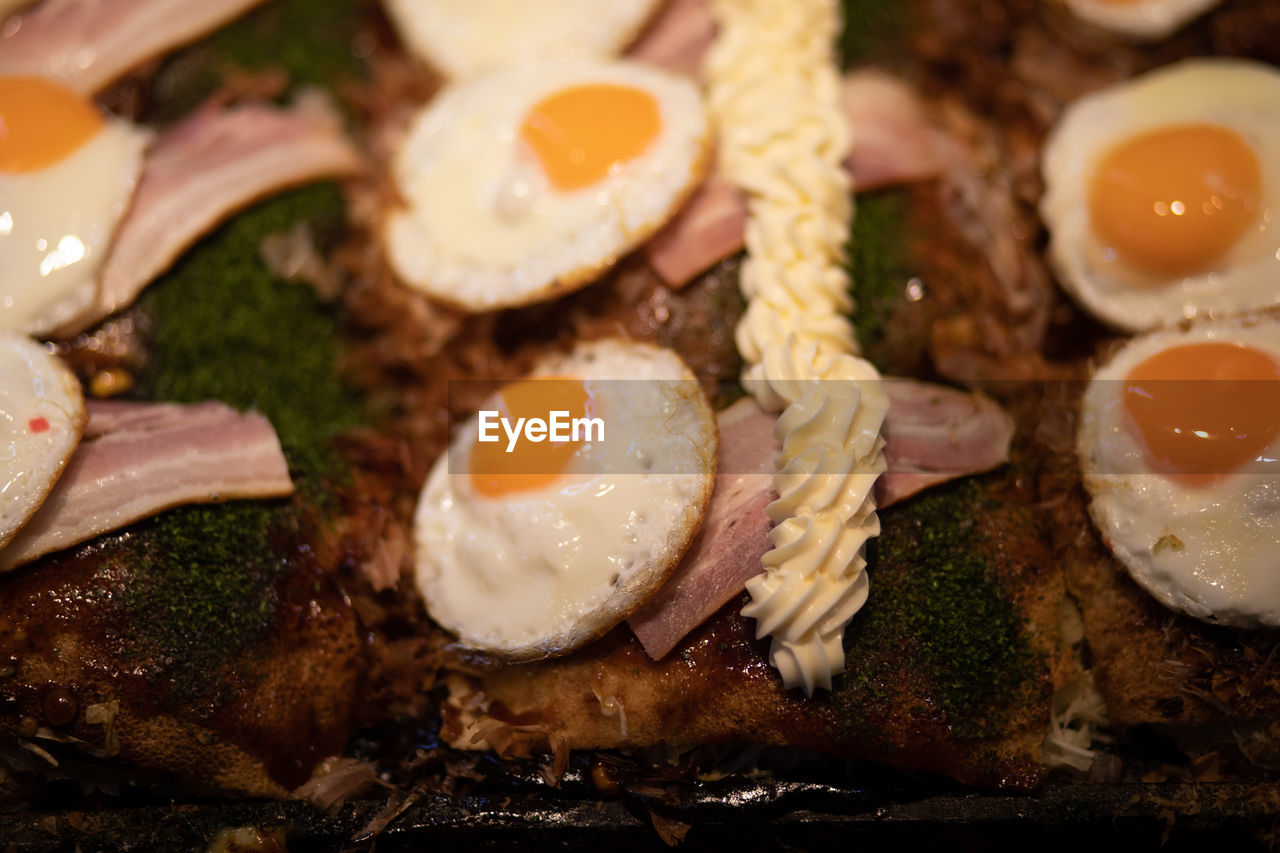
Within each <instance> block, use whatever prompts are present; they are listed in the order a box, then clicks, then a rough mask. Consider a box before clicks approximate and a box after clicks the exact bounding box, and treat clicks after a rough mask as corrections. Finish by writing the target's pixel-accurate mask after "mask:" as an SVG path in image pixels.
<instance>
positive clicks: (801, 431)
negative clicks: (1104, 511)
mask: <svg viewBox="0 0 1280 853" xmlns="http://www.w3.org/2000/svg"><path fill="white" fill-rule="evenodd" d="M713 10H714V12H715V15H716V18H717V23H718V25H719V33H718V35H717V38H716V43H715V44H714V45H713V47H712V49H711V51H710V53H709V54H708V57H707V62H706V76H707V80H708V100H709V103H710V106H711V112H712V116H713V118H714V120H715V121H716V123H717V130H718V132H719V137H720V151H719V156H720V168H721V170H722V172H723V173H724V174H725V176H726V177H727V178H728V179H729V180H731V181H732V182H734V183H735V184H736V185H737V186H738V187H740V188H741V189H742V190H743V191H744V192H745V193H746V194H747V199H748V210H749V215H748V221H747V228H746V249H747V258H746V260H745V261H744V262H743V266H742V273H741V287H742V292H743V295H744V296H746V298H747V300H748V302H747V310H746V313H745V315H744V316H743V319H742V321H741V322H740V323H739V325H738V329H737V335H736V341H737V345H738V351H739V352H740V353H741V355H742V357H743V359H744V361H746V363H747V367H746V369H745V370H744V374H743V382H744V384H745V385H746V386H747V387H748V389H749V390H750V391H751V392H752V393H753V394H754V395H755V396H756V398H757V399H758V400H759V401H760V403H761V405H762V406H764V407H765V408H766V409H768V410H770V411H777V412H781V414H780V416H779V418H778V422H777V425H776V426H775V428H774V430H775V434H776V435H777V436H778V438H779V440H780V441H781V442H782V453H781V455H780V456H779V458H778V462H777V467H778V470H777V473H776V474H775V475H774V487H775V488H776V489H777V491H778V494H779V498H778V499H777V500H776V501H774V502H773V503H772V504H770V505H769V509H768V512H769V517H770V519H772V521H773V522H774V524H775V527H774V529H773V532H772V534H771V536H772V541H773V545H774V548H773V550H771V551H770V552H769V553H767V554H765V556H764V560H763V563H764V569H765V571H764V573H763V574H761V575H759V576H757V577H755V578H753V579H752V580H751V581H750V582H748V584H747V590H748V592H750V594H751V603H750V604H749V605H747V606H746V607H745V608H743V611H742V612H743V615H745V616H749V617H752V618H754V619H756V621H757V628H756V630H757V635H758V636H761V637H763V636H765V635H766V634H767V635H771V636H772V637H773V641H772V645H771V648H770V653H769V659H770V663H772V664H773V666H774V667H775V668H777V670H778V671H779V673H780V674H781V675H782V679H783V683H784V684H785V685H786V686H787V687H789V688H790V687H797V686H802V687H803V688H804V690H805V692H806V693H808V694H810V695H812V693H813V691H814V689H816V688H818V687H825V688H827V689H830V688H831V679H832V676H834V675H835V674H837V673H839V672H841V671H842V670H843V669H844V649H843V637H844V629H845V626H846V625H848V623H849V620H851V619H852V618H853V616H854V614H855V613H857V612H858V610H859V609H860V608H861V607H862V605H863V603H864V602H865V601H866V599H867V576H866V573H865V571H864V569H865V568H866V560H865V559H864V556H863V554H864V550H865V546H866V542H867V540H868V539H869V538H871V537H872V536H875V535H877V534H878V533H879V532H880V522H879V519H878V518H877V517H876V514H875V509H876V508H875V500H874V498H873V496H872V487H873V486H874V484H875V480H876V477H878V476H879V475H880V473H881V472H882V471H883V470H884V467H885V463H884V453H883V447H884V441H883V439H881V437H880V427H881V425H882V424H883V422H884V417H885V413H886V412H887V411H888V400H887V398H886V397H885V394H884V391H883V390H882V389H881V387H880V383H879V378H880V377H879V374H878V373H877V372H876V370H875V368H874V367H873V366H872V365H871V364H870V363H868V362H867V361H865V360H863V359H861V358H858V357H857V353H858V348H857V342H856V341H855V339H854V335H853V328H852V326H851V324H850V323H849V320H848V315H849V312H850V311H852V309H853V303H852V299H851V298H850V296H849V280H848V276H847V274H846V273H845V270H844V246H845V242H846V240H847V239H848V234H849V225H850V223H851V222H852V218H853V204H852V199H851V195H850V191H851V185H850V179H849V175H848V173H847V172H846V171H845V169H844V165H843V164H844V161H845V159H846V157H847V155H848V153H849V149H850V144H851V140H850V133H849V127H848V123H847V121H846V119H845V117H844V116H843V114H842V113H841V111H840V108H839V86H840V75H839V72H838V70H837V69H836V65H835V61H834V57H833V54H832V45H833V43H834V40H835V37H836V34H837V32H838V30H839V24H840V15H839V10H838V7H837V5H836V3H835V2H834V0H790V2H786V3H779V2H776V0H714V2H713Z"/></svg>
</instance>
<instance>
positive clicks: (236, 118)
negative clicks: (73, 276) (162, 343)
mask: <svg viewBox="0 0 1280 853" xmlns="http://www.w3.org/2000/svg"><path fill="white" fill-rule="evenodd" d="M361 165H362V164H361V160H360V156H359V154H358V153H357V152H356V150H355V148H354V147H353V146H352V145H351V143H350V142H349V141H348V140H347V138H346V137H345V136H344V135H343V133H342V127H341V123H340V121H339V119H338V117H337V115H336V114H335V113H334V111H333V109H332V107H331V106H330V105H329V104H328V102H327V101H326V100H325V99H324V98H323V97H321V96H319V95H314V96H312V95H305V96H303V97H302V98H300V99H299V101H298V103H297V104H296V105H294V106H292V107H289V108H285V109H282V108H279V107H274V106H269V105H266V104H258V103H252V104H243V105H240V106H236V107H231V108H229V109H219V108H216V107H206V108H203V109H201V110H200V111H198V112H196V113H195V114H194V115H192V116H191V117H189V118H188V119H186V120H185V121H183V122H182V123H181V124H179V125H177V126H175V127H173V128H172V129H170V130H168V131H166V132H165V133H163V134H162V135H161V136H160V137H159V138H158V139H157V140H156V142H155V144H154V145H153V146H152V148H151V150H150V151H149V152H148V153H147V158H146V162H145V164H144V166H143V170H142V178H141V180H140V181H139V182H138V189H137V192H136V193H135V194H134V197H133V206H132V207H131V208H130V210H129V213H128V214H127V215H126V216H125V219H124V221H123V222H122V223H121V224H120V230H119V231H118V232H117V233H116V238H115V242H114V244H113V245H112V247H111V253H110V255H108V257H107V260H106V263H105V264H104V266H103V270H102V277H101V279H100V280H99V296H98V304H97V305H96V306H94V309H93V311H92V313H91V314H88V315H86V316H84V317H82V318H81V319H80V321H79V322H78V323H77V324H75V328H73V329H69V330H63V331H64V332H65V331H80V330H81V329H83V328H86V327H87V326H90V325H92V324H93V323H95V322H97V321H98V320H101V319H102V318H104V317H106V316H107V315H109V314H112V313H114V312H115V311H118V310H119V309H121V308H124V307H125V306H127V305H128V304H130V303H131V302H132V301H133V300H134V299H135V298H137V296H138V294H139V293H140V292H141V291H142V289H143V288H144V287H145V286H146V285H147V284H149V283H150V282H151V281H152V280H153V279H154V278H155V277H156V276H158V275H159V274H160V273H162V272H164V271H165V270H166V269H168V267H169V266H170V265H171V264H172V263H173V262H174V261H175V260H177V258H178V257H179V256H180V255H181V254H182V252H183V251H185V250H186V249H187V248H189V247H190V246H191V245H192V244H193V243H195V242H196V240H198V239H199V238H200V237H202V236H203V235H204V234H206V233H207V232H208V231H210V230H211V229H212V228H213V227H214V226H216V225H217V224H218V223H220V222H221V221H223V220H224V219H226V218H227V217H228V216H229V215H230V214H232V213H234V212H235V211H237V210H240V209H242V208H244V207H246V206H247V205H249V204H251V203H252V202H254V201H256V200H258V199H260V198H262V197H264V196H266V195H269V194H271V193H273V192H276V191H278V190H281V189H283V188H285V187H289V186H294V185H297V184H301V183H305V182H307V181H312V180H316V179H318V178H322V177H337V176H343V175H350V174H353V173H355V172H357V171H359V170H360V169H361Z"/></svg>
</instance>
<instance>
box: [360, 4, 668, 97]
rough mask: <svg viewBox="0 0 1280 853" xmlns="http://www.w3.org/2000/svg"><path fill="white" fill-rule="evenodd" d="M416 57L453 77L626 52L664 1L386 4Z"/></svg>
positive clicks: (459, 77) (458, 77) (601, 57)
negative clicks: (539, 62) (557, 60)
mask: <svg viewBox="0 0 1280 853" xmlns="http://www.w3.org/2000/svg"><path fill="white" fill-rule="evenodd" d="M385 3H386V8H387V12H388V13H389V14H390V16H391V21H392V23H393V24H395V27H396V30H397V31H398V32H399V33H400V37H401V38H402V39H403V40H404V42H405V44H406V45H407V46H408V48H409V49H410V51H412V52H413V53H415V54H417V56H418V57H419V58H420V59H423V60H425V61H426V62H427V63H429V64H430V65H431V66H432V67H434V68H436V69H437V70H439V71H441V72H442V73H443V74H444V75H445V76H447V77H450V78H452V79H455V80H456V79H461V78H464V77H474V76H475V75H477V74H480V73H483V72H485V71H491V70H493V69H495V68H504V67H507V66H510V65H519V64H522V63H525V62H530V61H537V60H544V59H558V58H562V57H587V58H598V59H604V58H607V57H610V56H613V55H616V54H617V53H619V52H620V51H621V50H622V49H623V48H624V47H626V46H627V45H628V44H630V43H631V42H632V41H633V40H634V39H635V37H636V36H637V35H638V34H639V33H640V30H641V29H642V28H643V27H644V25H645V23H646V22H647V21H648V20H649V18H651V17H652V16H653V13H654V11H655V10H657V8H658V6H660V5H661V0H537V2H536V3H534V2H517V3H512V2H509V0H385Z"/></svg>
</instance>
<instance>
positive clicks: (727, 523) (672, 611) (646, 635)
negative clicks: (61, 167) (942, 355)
mask: <svg viewBox="0 0 1280 853" xmlns="http://www.w3.org/2000/svg"><path fill="white" fill-rule="evenodd" d="M885 391H886V393H887V394H888V395H889V415H888V417H887V419H886V421H885V428H884V434H885V441H886V444H885V460H886V462H887V463H888V470H887V471H886V472H885V473H884V474H883V475H882V476H881V477H880V479H879V480H878V481H876V498H877V504H878V505H879V506H880V507H882V508H883V507H886V506H889V505H890V504H893V503H895V502H897V501H899V500H902V499H903V498H906V497H908V496H910V495H913V494H915V493H916V492H918V491H920V490H921V489H924V488H927V487H929V486H932V485H936V484H938V483H942V482H945V481H947V480H951V479H954V478H956V477H962V476H966V475H969V474H976V473H979V472H981V471H987V470H990V469H992V468H996V467H998V466H1000V465H1002V464H1004V463H1005V462H1007V461H1008V459H1009V441H1010V439H1011V438H1012V437H1013V421H1012V419H1011V418H1010V417H1009V416H1008V415H1007V414H1005V413H1004V411H1003V410H1001V409H1000V407H999V406H997V405H996V404H995V403H994V402H993V401H992V400H990V399H989V398H987V397H985V396H983V395H981V394H973V393H968V392H965V391H957V390H956V389H953V388H946V387H943V386H940V385H930V384H926V383H923V382H915V381H912V380H907V379H892V380H886V382H885ZM718 421H719V426H720V467H719V469H718V470H719V471H720V472H721V473H719V474H717V476H716V489H715V492H713V493H712V496H711V504H710V505H709V506H708V507H707V513H706V517H705V518H704V519H703V523H702V530H701V532H700V533H699V535H698V538H697V539H696V540H695V541H694V543H693V545H692V546H691V547H690V549H689V551H688V553H686V554H685V556H684V559H683V560H682V561H681V563H680V565H679V566H678V567H677V568H676V571H675V573H674V574H673V575H672V576H671V578H670V579H669V580H668V581H667V582H666V584H665V585H664V586H663V587H662V589H661V590H659V592H658V594H657V595H655V596H654V597H653V598H652V599H650V600H649V601H648V602H647V603H646V604H645V606H644V607H643V608H641V609H640V610H639V611H637V612H636V613H635V614H633V615H632V617H631V618H630V619H629V620H628V624H629V625H630V626H631V630H632V632H633V633H635V635H636V637H637V638H638V639H639V640H640V644H641V645H643V646H644V650H645V652H647V653H648V655H649V657H651V658H653V659H654V660H661V659H662V658H663V657H665V656H666V655H667V654H668V653H670V651H671V650H672V649H674V648H675V647H676V645H677V644H678V643H679V642H680V641H681V640H682V639H684V637H685V635H687V634H688V633H689V632H690V631H692V630H693V629H694V628H696V627H697V626H698V625H700V624H702V622H703V621H704V620H706V619H707V618H708V617H710V616H711V615H712V614H713V613H715V612H716V611H717V610H719V609H720V608H721V607H723V606H724V605H725V603H726V602H728V601H729V600H730V599H732V598H733V597H734V596H736V595H737V594H738V593H740V592H741V591H742V590H743V588H744V587H745V586H746V583H747V581H748V580H750V579H751V578H752V577H754V576H755V575H757V574H759V573H760V558H761V557H763V556H764V554H765V552H766V551H768V550H769V549H770V548H771V547H772V543H771V542H770V540H769V531H770V529H771V528H772V524H771V522H770V521H769V517H768V516H767V515H766V514H765V508H766V507H767V506H768V505H769V502H770V501H772V500H773V499H774V498H775V497H776V496H777V495H776V493H775V492H774V491H773V484H772V471H773V459H774V457H775V456H776V454H777V453H778V451H779V449H780V448H779V445H778V441H777V439H776V438H775V437H774V434H773V426H774V421H775V418H774V417H773V416H772V415H768V414H766V413H765V412H763V411H762V410H761V409H760V408H759V407H758V406H757V405H756V404H755V401H753V400H751V399H744V400H739V401H738V402H737V403H735V404H734V405H732V406H730V407H729V408H728V409H726V410H725V411H723V412H721V413H720V415H719V416H718Z"/></svg>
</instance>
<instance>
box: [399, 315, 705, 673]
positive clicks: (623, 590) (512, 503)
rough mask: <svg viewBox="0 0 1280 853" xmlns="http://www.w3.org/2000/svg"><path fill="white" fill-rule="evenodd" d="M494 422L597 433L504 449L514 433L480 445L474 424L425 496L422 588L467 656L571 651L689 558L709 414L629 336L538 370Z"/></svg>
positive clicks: (658, 352)
mask: <svg viewBox="0 0 1280 853" xmlns="http://www.w3.org/2000/svg"><path fill="white" fill-rule="evenodd" d="M486 411H490V412H502V413H503V415H504V416H507V417H509V418H511V419H512V421H514V419H515V418H517V417H539V418H542V419H547V418H548V414H549V412H551V411H562V412H565V413H568V415H569V416H570V417H572V418H585V419H593V418H595V419H599V421H600V423H601V424H602V426H601V429H600V431H599V432H595V431H593V432H591V433H590V435H588V434H587V433H586V432H585V431H583V432H580V433H578V438H579V440H578V441H570V442H567V443H551V442H550V441H545V442H541V443H532V442H530V441H528V440H525V441H523V442H522V443H520V444H518V445H517V446H515V450H514V451H513V452H512V453H507V451H506V448H507V447H508V446H510V445H509V443H508V442H509V439H508V436H507V434H506V428H505V427H504V428H503V429H502V430H501V431H500V433H499V435H500V441H498V442H489V443H485V442H482V441H480V440H479V439H480V438H481V436H482V435H483V434H484V433H483V432H482V430H487V429H488V428H486V427H484V426H483V424H484V423H485V422H486V420H487V419H488V417H489V416H486V415H483V414H481V415H478V416H477V417H473V418H472V419H471V420H470V421H468V422H467V423H466V424H465V425H464V426H463V427H462V428H461V429H460V430H459V431H458V432H457V434H456V436H455V437H454V439H453V442H452V444H451V446H450V449H449V452H448V453H446V454H445V455H443V456H442V457H441V458H440V459H439V460H438V461H437V462H436V464H435V466H434V467H433V469H432V471H431V473H430V475H429V476H428V478H427V481H426V484H425V486H424V487H423V490H422V494H421V497H420V498H419V501H418V508H417V512H416V516H415V522H414V547H415V554H416V561H417V584H418V589H419V591H420V592H421V594H422V597H423V599H424V601H425V602H426V606H427V610H428V612H430V614H431V616H432V618H433V619H435V620H436V621H437V622H438V623H440V624H441V625H442V626H443V627H445V628H446V629H448V630H450V631H452V632H453V633H455V634H456V635H457V636H458V638H459V639H460V640H461V641H462V643H463V644H465V645H466V646H469V647H471V648H475V649H480V650H483V651H485V652H488V653H491V654H494V655H497V656H500V657H503V658H506V659H511V660H521V659H534V658H541V657H547V656H551V655H558V654H564V653H567V652H569V651H572V650H573V649H575V648H578V647H580V646H582V645H585V644H586V643H588V642H590V641H591V640H593V639H595V638H597V637H600V636H602V635H603V634H604V633H605V632H607V631H608V630H609V629H610V628H612V627H614V626H615V625H617V624H618V623H620V622H621V621H622V620H623V619H625V618H626V617H627V616H628V615H630V613H631V612H632V611H634V610H635V609H636V608H637V607H639V606H640V605H641V604H643V603H644V602H645V600H647V599H648V598H649V597H650V596H651V595H652V594H653V593H654V592H656V591H657V590H658V588H659V587H660V586H661V584H662V582H663V581H664V580H665V579H666V578H667V576H668V575H669V574H670V573H671V572H672V571H673V570H674V569H675V567H676V565H677V564H678V563H679V561H680V558H681V556H682V555H683V554H684V552H685V550H686V548H687V547H688V546H689V543H690V542H691V541H692V539H693V537H694V535H695V534H696V533H697V530H698V528H699V526H700V524H701V521H702V515H703V512H704V511H705V509H706V504H707V501H708V500H709V499H710V497H711V489H712V484H713V482H714V479H715V470H716V445H717V436H716V425H715V417H714V415H713V413H712V411H711V406H710V404H709V403H708V402H707V399H706V396H705V395H704V394H703V392H702V390H701V388H700V387H699V385H698V383H697V381H696V380H695V379H694V377H693V374H692V373H690V371H689V369H688V368H687V367H686V366H685V364H684V362H682V361H681V360H680V357H679V356H677V355H676V354H675V353H673V352H671V351H670V350H665V349H659V348H657V347H653V346H650V345H647V344H640V343H633V342H630V341H621V340H606V341H597V342H594V343H586V344H581V345H579V346H578V347H577V348H576V349H575V350H574V351H573V352H572V353H571V354H569V355H567V356H557V357H554V358H550V359H547V360H545V361H543V362H542V363H541V364H540V365H539V366H538V368H537V369H536V370H534V371H533V373H532V374H531V376H530V377H529V378H528V379H526V380H523V381H519V382H515V383H512V384H510V385H508V386H506V387H505V388H504V389H503V390H502V391H501V393H500V395H499V396H497V397H494V398H491V399H490V400H489V402H488V403H486V404H485V406H483V407H482V409H481V412H482V413H483V412H486ZM482 418H485V419H486V420H482Z"/></svg>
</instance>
